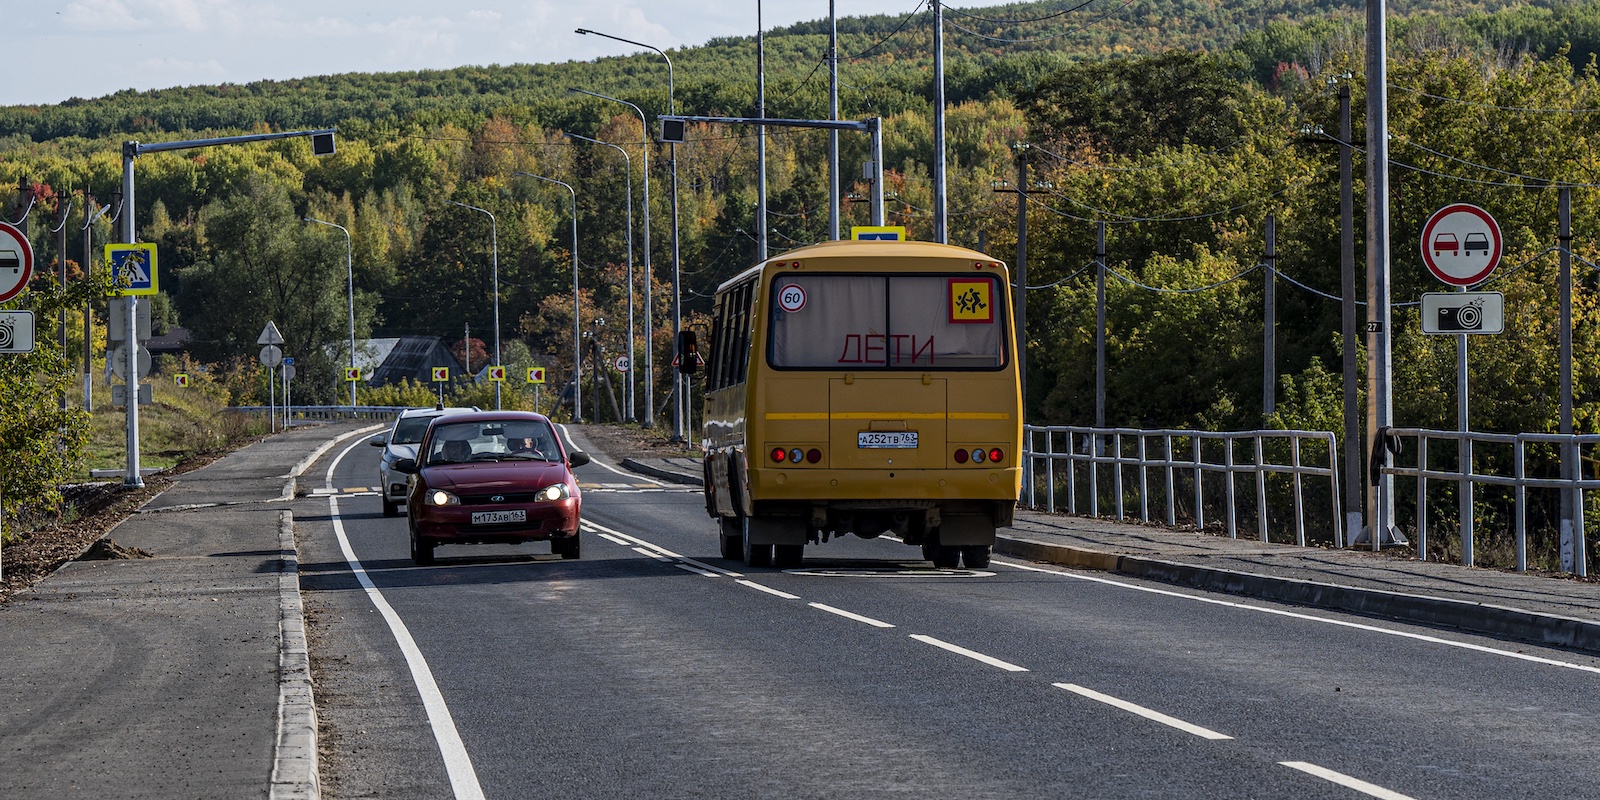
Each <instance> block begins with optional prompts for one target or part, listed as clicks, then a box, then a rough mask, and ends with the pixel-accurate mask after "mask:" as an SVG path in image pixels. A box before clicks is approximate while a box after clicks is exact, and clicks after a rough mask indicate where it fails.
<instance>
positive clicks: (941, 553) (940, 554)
mask: <svg viewBox="0 0 1600 800" xmlns="http://www.w3.org/2000/svg"><path fill="white" fill-rule="evenodd" d="M922 557H923V558H926V559H928V560H929V561H932V562H933V565H934V566H935V567H937V568H939V569H956V568H957V567H960V566H961V548H960V547H954V546H951V545H943V544H925V545H923V546H922Z"/></svg>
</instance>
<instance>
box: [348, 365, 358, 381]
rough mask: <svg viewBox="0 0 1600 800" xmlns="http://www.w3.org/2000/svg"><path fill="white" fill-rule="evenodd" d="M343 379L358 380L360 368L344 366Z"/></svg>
mask: <svg viewBox="0 0 1600 800" xmlns="http://www.w3.org/2000/svg"><path fill="white" fill-rule="evenodd" d="M344 379H345V380H347V381H359V380H361V368H360V367H345V370H344Z"/></svg>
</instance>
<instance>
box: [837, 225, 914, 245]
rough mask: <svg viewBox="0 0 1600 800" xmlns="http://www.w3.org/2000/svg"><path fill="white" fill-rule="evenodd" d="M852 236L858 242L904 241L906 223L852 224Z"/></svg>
mask: <svg viewBox="0 0 1600 800" xmlns="http://www.w3.org/2000/svg"><path fill="white" fill-rule="evenodd" d="M850 238H851V239H854V240H856V241H858V242H903V241H905V240H906V228H905V226H904V225H852V226H850Z"/></svg>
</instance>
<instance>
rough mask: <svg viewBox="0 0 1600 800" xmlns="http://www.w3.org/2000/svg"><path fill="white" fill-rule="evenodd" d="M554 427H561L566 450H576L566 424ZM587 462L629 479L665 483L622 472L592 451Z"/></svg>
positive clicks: (664, 483) (660, 484) (664, 484)
mask: <svg viewBox="0 0 1600 800" xmlns="http://www.w3.org/2000/svg"><path fill="white" fill-rule="evenodd" d="M556 427H557V428H560V429H561V436H562V438H564V439H566V440H567V442H566V443H567V449H568V450H576V449H578V446H577V445H575V444H573V443H572V432H571V431H569V430H567V426H566V425H556ZM589 463H591V464H594V465H595V466H598V467H605V468H606V469H609V470H611V471H612V472H615V473H617V474H618V475H621V476H622V477H624V478H628V479H630V480H637V481H649V482H651V483H653V484H655V485H657V486H666V485H667V484H666V482H665V481H658V480H656V479H655V478H647V477H645V476H643V475H635V474H633V473H632V472H624V471H623V470H620V469H617V468H616V467H613V466H611V465H610V464H607V463H606V462H604V461H601V460H600V457H599V456H596V455H595V454H594V453H590V454H589Z"/></svg>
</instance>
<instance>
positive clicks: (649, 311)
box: [567, 86, 656, 428]
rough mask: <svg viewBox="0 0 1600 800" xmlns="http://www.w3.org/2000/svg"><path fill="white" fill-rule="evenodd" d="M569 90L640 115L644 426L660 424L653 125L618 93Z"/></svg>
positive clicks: (649, 426)
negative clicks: (652, 246)
mask: <svg viewBox="0 0 1600 800" xmlns="http://www.w3.org/2000/svg"><path fill="white" fill-rule="evenodd" d="M567 91H569V92H572V93H573V94H584V95H588V96H590V97H594V98H598V99H600V100H609V101H611V102H613V103H621V104H623V105H625V106H627V107H628V108H631V109H633V111H634V113H636V114H638V115H639V130H640V131H641V135H642V136H643V141H641V142H640V143H639V152H640V153H642V154H643V155H642V156H641V158H642V162H641V164H640V169H639V174H641V175H643V176H644V334H645V346H644V426H645V427H646V428H653V427H655V424H656V409H655V403H654V402H653V401H652V400H651V398H652V397H654V396H655V371H654V367H653V366H652V365H653V363H654V356H653V355H652V351H653V350H654V349H655V348H654V347H652V344H653V342H654V339H655V327H654V322H653V320H654V318H655V311H654V309H653V306H652V300H651V295H652V291H651V284H652V283H653V282H654V275H655V273H653V272H651V271H650V125H649V124H648V123H646V122H645V119H644V110H643V109H641V108H639V107H638V106H636V105H634V104H632V103H630V102H628V101H626V100H619V99H617V98H615V97H610V96H608V95H603V94H599V93H596V92H591V91H587V90H584V89H578V88H576V87H571V86H569V87H567ZM629 341H630V342H631V341H632V337H629ZM633 369H635V370H637V369H638V365H637V364H635V365H634V366H633Z"/></svg>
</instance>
